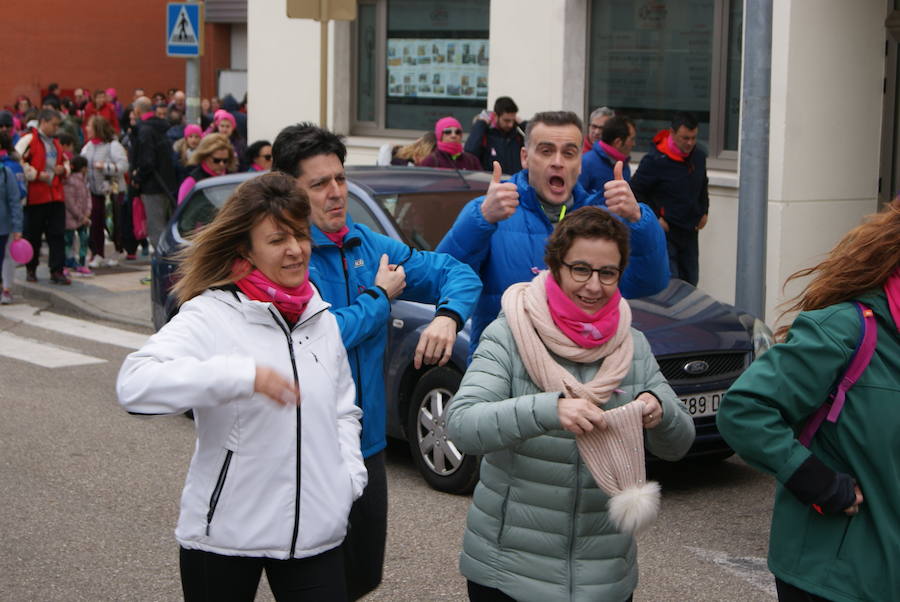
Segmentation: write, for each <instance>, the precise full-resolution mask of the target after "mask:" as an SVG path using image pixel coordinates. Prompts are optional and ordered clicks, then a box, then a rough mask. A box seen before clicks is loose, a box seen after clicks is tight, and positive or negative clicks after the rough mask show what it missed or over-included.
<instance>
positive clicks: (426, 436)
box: [406, 367, 479, 494]
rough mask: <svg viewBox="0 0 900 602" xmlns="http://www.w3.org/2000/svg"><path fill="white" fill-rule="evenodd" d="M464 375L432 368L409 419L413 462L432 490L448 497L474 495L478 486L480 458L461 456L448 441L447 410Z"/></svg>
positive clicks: (414, 396) (416, 392) (415, 395)
mask: <svg viewBox="0 0 900 602" xmlns="http://www.w3.org/2000/svg"><path fill="white" fill-rule="evenodd" d="M461 380H462V375H461V374H460V373H459V372H457V371H456V370H454V369H452V368H443V367H442V368H433V369H431V370H429V371H428V372H426V373H425V374H424V375H423V376H422V378H420V379H419V382H418V383H416V386H415V389H413V394H412V398H411V400H410V404H409V410H408V412H407V418H406V437H407V440H408V442H409V449H410V451H411V452H412V457H413V462H415V464H416V468H418V469H419V472H420V473H422V476H423V477H424V478H425V482H427V483H428V484H429V485H430V486H431V487H433V488H434V489H437V490H438V491H444V492H446V493H456V494H467V493H471V491H472V489H473V488H474V487H475V483H477V482H478V461H479V457H478V456H472V455H469V454H464V453H462V452H460V451H459V450H458V449H457V448H456V446H455V445H453V442H452V441H450V439H448V438H447V431H446V427H447V406H448V405H449V403H450V398H451V397H453V394H454V393H456V390H457V389H458V388H459V382H460V381H461Z"/></svg>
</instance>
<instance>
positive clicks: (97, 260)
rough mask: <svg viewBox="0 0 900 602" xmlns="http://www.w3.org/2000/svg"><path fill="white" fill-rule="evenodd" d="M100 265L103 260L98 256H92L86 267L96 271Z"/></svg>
mask: <svg viewBox="0 0 900 602" xmlns="http://www.w3.org/2000/svg"><path fill="white" fill-rule="evenodd" d="M101 265H103V258H102V257H100V256H99V255H94V256H93V257H92V258H91V260H90V261H89V262H88V267H89V268H91V269H92V270H96V269H97V268H99V267H100V266H101Z"/></svg>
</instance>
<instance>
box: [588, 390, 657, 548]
mask: <svg viewBox="0 0 900 602" xmlns="http://www.w3.org/2000/svg"><path fill="white" fill-rule="evenodd" d="M643 408H644V403H643V402H642V401H637V400H636V401H632V402H630V403H627V404H625V405H623V406H620V407H618V408H615V409H612V410H606V411H605V412H604V413H603V417H604V419H605V420H606V424H607V428H606V429H603V430H601V429H594V430H592V431H590V432H587V433H584V434H582V435H578V436H577V437H576V438H575V441H576V442H577V444H578V451H579V453H580V454H581V458H582V459H583V460H584V463H585V464H586V465H587V467H588V470H590V471H591V474H592V475H593V477H594V480H595V481H596V482H597V485H598V486H599V487H600V488H601V489H602V490H603V491H605V492H606V494H607V495H608V496H609V517H610V519H611V520H612V523H613V525H615V527H616V528H617V529H619V530H620V531H622V532H624V533H631V534H635V535H636V534H638V533H640V532H641V531H642V530H644V529H645V528H646V527H648V526H649V525H650V524H651V523H652V522H653V521H654V520H656V515H657V513H658V512H659V499H660V493H659V483H656V482H653V481H651V482H647V475H646V467H645V466H644V430H643V420H642V411H643Z"/></svg>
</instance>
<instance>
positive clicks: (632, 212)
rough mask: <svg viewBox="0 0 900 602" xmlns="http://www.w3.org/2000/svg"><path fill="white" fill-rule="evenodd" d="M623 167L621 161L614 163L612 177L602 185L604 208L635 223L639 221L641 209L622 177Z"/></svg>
mask: <svg viewBox="0 0 900 602" xmlns="http://www.w3.org/2000/svg"><path fill="white" fill-rule="evenodd" d="M623 169H624V166H623V165H622V162H621V161H616V164H615V166H614V167H613V177H614V179H612V180H610V181H609V182H607V183H606V184H604V185H603V198H604V199H606V208H607V209H609V211H610V212H611V213H615V214H616V215H618V216H619V217H621V218H623V219H626V220H628V221H629V222H636V221H638V220H640V219H641V208H640V206H639V205H638V203H637V199H635V198H634V193H633V192H631V186H629V185H628V182H626V181H625V178H624V177H623V176H622V170H623Z"/></svg>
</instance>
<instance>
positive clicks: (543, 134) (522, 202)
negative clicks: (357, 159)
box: [437, 111, 669, 351]
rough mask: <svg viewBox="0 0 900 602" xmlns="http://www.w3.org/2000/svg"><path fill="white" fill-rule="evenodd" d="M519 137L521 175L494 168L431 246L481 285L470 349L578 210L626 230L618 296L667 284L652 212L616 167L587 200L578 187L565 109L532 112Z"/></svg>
mask: <svg viewBox="0 0 900 602" xmlns="http://www.w3.org/2000/svg"><path fill="white" fill-rule="evenodd" d="M525 134H526V140H525V146H524V148H522V153H521V159H522V167H523V170H522V171H520V172H519V173H517V174H516V175H514V176H513V177H512V178H510V179H509V180H507V181H506V182H503V181H501V180H500V167H499V165H497V164H496V163H495V164H494V175H493V179H492V182H491V184H490V186H489V188H488V191H487V194H485V195H484V196H483V197H479V198H477V199H474V200H473V201H471V202H470V203H469V204H468V205H466V206H465V208H463V210H462V212H460V214H459V216H458V217H457V219H456V222H455V223H454V224H453V227H452V228H451V229H450V231H449V232H448V233H447V235H446V236H444V239H443V240H442V241H441V243H440V244H439V245H438V248H437V250H438V251H439V252H443V253H448V254H450V255H452V256H453V257H456V258H457V259H459V260H460V261H463V262H465V263H467V264H469V265H470V266H471V267H472V269H474V270H475V271H476V272H477V273H478V274H479V275H480V276H481V281H482V284H483V285H484V289H483V290H482V294H481V298H480V299H479V301H478V305H477V306H476V307H475V313H474V314H473V315H472V336H471V341H472V345H471V351H474V350H475V347H476V346H477V345H478V340H479V338H480V337H481V332H482V331H483V330H484V329H485V327H487V325H488V324H490V322H491V321H492V320H493V319H494V318H496V317H497V314H498V313H499V312H500V297H501V295H502V294H503V292H504V291H505V290H506V289H507V287H509V286H510V285H511V284H515V283H517V282H526V281H529V280H531V279H532V278H534V276H535V274H537V273H538V272H539V271H541V270H543V269H546V264H545V263H544V247H545V245H546V242H547V238H548V237H549V236H550V234H551V233H552V232H553V228H554V226H555V224H557V223H558V222H559V221H560V220H562V219H565V215H566V213H570V212H572V211H574V210H575V209H578V208H580V207H584V206H586V205H598V206H601V207H606V208H607V209H608V210H609V211H610V212H611V213H613V214H615V215H617V216H619V217H620V218H621V219H622V221H624V222H625V223H626V224H627V225H628V227H629V230H630V232H631V240H630V249H631V252H630V254H629V259H628V267H627V268H626V269H625V272H624V273H623V274H622V279H621V281H620V284H619V289H620V291H621V292H622V295H624V296H625V297H628V298H633V297H643V296H647V295H652V294H654V293H657V292H659V291H661V290H662V289H663V288H665V287H666V285H667V284H668V283H669V261H668V257H667V255H666V239H665V235H664V234H663V231H662V228H661V227H660V225H659V222H658V221H657V219H656V216H655V215H654V214H653V211H652V210H650V208H649V207H647V206H646V205H643V204H639V203H638V202H637V201H636V200H635V198H634V195H633V194H632V193H631V188H630V186H629V185H628V182H626V181H625V180H623V179H622V163H621V162H619V164H618V166H617V167H616V170H617V171H616V173H617V174H618V175H617V177H616V179H614V180H612V181H610V182H607V185H606V187H605V188H604V190H603V191H602V192H598V193H597V194H595V195H589V194H588V193H587V192H585V190H584V188H582V187H581V185H579V184H578V175H579V173H580V172H581V141H582V138H583V134H582V127H581V120H580V119H579V118H578V116H577V115H575V114H574V113H572V112H570V111H550V112H544V113H537V114H536V115H535V116H534V117H533V118H532V119H531V121H529V122H528V129H527V131H526V132H525Z"/></svg>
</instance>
